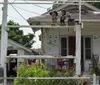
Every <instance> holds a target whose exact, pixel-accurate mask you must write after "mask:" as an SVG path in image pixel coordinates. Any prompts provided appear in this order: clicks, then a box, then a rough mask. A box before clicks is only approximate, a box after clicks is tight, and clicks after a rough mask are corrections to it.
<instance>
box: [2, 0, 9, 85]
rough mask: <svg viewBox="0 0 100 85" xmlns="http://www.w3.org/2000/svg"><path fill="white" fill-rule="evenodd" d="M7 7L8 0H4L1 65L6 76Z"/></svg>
mask: <svg viewBox="0 0 100 85" xmlns="http://www.w3.org/2000/svg"><path fill="white" fill-rule="evenodd" d="M7 9H8V0H4V4H3V15H2V29H1V67H3V68H4V77H5V78H6V55H7V40H8V33H7ZM6 83H7V82H6V79H4V84H3V85H6Z"/></svg>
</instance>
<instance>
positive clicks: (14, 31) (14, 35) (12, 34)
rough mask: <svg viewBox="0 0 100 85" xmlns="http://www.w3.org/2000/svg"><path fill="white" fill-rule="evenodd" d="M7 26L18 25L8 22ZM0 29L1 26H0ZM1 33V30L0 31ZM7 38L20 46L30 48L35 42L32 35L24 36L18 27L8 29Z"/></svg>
mask: <svg viewBox="0 0 100 85" xmlns="http://www.w3.org/2000/svg"><path fill="white" fill-rule="evenodd" d="M7 24H8V25H15V26H16V25H17V26H18V25H19V24H18V23H16V22H14V21H12V20H10V21H9V22H8V23H7ZM0 29H1V25H0ZM0 31H1V30H0ZM0 33H1V32H0ZM8 38H9V39H11V40H14V41H16V42H18V43H20V44H22V45H24V46H25V47H28V48H31V47H32V44H33V43H34V42H35V41H34V40H33V38H34V34H32V33H29V34H27V35H24V33H23V30H20V29H19V28H18V27H14V28H12V27H10V28H9V30H8Z"/></svg>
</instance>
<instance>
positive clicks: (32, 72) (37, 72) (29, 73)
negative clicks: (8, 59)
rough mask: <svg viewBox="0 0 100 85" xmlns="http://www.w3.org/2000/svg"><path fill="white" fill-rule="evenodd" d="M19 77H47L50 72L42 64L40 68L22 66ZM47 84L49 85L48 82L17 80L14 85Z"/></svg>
mask: <svg viewBox="0 0 100 85" xmlns="http://www.w3.org/2000/svg"><path fill="white" fill-rule="evenodd" d="M17 73H18V76H19V77H47V76H48V74H49V71H47V70H46V67H45V66H44V65H43V64H41V65H39V66H26V65H25V64H22V65H21V68H20V69H18V71H17ZM43 82H45V83H46V85H47V84H48V80H31V79H30V80H29V79H21V80H20V79H15V81H14V85H20V83H21V85H28V84H29V85H33V83H34V85H41V83H43Z"/></svg>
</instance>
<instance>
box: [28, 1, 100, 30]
mask: <svg viewBox="0 0 100 85" xmlns="http://www.w3.org/2000/svg"><path fill="white" fill-rule="evenodd" d="M74 1H77V0H74ZM74 4H75V5H74ZM74 4H72V3H69V4H63V5H61V6H59V7H58V8H56V9H54V10H51V11H57V12H58V23H59V19H60V11H61V10H62V9H65V10H66V12H69V13H70V14H71V17H72V18H74V19H75V20H78V19H79V12H78V11H79V9H78V5H79V4H78V3H74ZM75 8H76V9H75ZM51 11H49V12H46V13H44V14H42V15H40V16H38V17H32V18H29V19H28V20H27V21H28V22H29V24H30V25H45V24H46V25H49V24H50V22H52V20H51V16H50V14H49V13H50V12H51ZM82 11H83V14H82V20H83V21H100V14H95V13H94V11H96V12H100V9H98V8H96V7H94V6H93V5H91V4H89V3H82ZM66 22H67V20H66ZM37 23H39V24H37ZM37 30H39V29H37V28H36V29H35V28H33V31H37Z"/></svg>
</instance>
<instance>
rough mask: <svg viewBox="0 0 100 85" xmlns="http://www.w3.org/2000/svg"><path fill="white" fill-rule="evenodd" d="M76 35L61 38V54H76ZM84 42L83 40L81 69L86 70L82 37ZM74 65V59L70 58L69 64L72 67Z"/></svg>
mask: <svg viewBox="0 0 100 85" xmlns="http://www.w3.org/2000/svg"><path fill="white" fill-rule="evenodd" d="M75 40H76V39H75V36H69V37H63V38H61V55H62V56H66V55H73V56H75V50H76V49H75V48H76V47H75V46H76V42H75ZM81 40H82V42H81V67H82V68H81V70H82V71H84V57H83V55H84V53H83V47H84V46H83V37H82V39H81ZM72 65H73V60H71V59H70V60H69V66H70V67H71V66H72Z"/></svg>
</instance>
